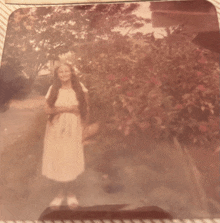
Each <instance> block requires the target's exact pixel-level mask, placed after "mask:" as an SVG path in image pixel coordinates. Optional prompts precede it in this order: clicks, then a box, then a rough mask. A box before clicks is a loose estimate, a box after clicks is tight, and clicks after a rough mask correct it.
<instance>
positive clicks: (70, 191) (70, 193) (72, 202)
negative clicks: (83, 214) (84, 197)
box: [66, 182, 79, 209]
mask: <svg viewBox="0 0 220 223" xmlns="http://www.w3.org/2000/svg"><path fill="white" fill-rule="evenodd" d="M74 187H75V185H74V182H68V183H67V184H66V195H67V204H68V206H69V208H71V209H73V208H76V207H78V205H79V203H78V201H77V199H76V196H75V193H74Z"/></svg>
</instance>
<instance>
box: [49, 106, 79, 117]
mask: <svg viewBox="0 0 220 223" xmlns="http://www.w3.org/2000/svg"><path fill="white" fill-rule="evenodd" d="M45 112H46V114H48V115H52V114H54V115H56V114H59V113H63V112H70V113H74V114H76V115H78V114H79V109H78V106H77V105H73V106H70V107H55V106H53V107H50V106H49V105H48V104H47V103H45Z"/></svg>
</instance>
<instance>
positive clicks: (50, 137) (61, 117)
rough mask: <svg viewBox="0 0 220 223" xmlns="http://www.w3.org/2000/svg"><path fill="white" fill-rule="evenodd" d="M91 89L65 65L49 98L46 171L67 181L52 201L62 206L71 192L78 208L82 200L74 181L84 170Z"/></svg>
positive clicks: (57, 71)
mask: <svg viewBox="0 0 220 223" xmlns="http://www.w3.org/2000/svg"><path fill="white" fill-rule="evenodd" d="M86 94H87V89H86V88H85V87H84V86H83V85H82V84H81V83H80V82H79V81H78V79H77V77H76V75H75V74H74V71H73V69H72V67H71V66H70V65H68V64H61V65H60V66H59V67H57V68H56V69H55V71H54V83H53V85H52V86H50V88H49V90H48V92H47V94H46V96H45V98H46V106H45V110H46V113H47V114H48V115H49V118H48V122H47V127H46V134H45V139H44V152H43V162H42V174H43V175H44V176H46V177H47V178H49V179H51V180H54V181H56V182H57V181H58V182H62V183H64V184H63V186H62V190H60V191H59V193H58V195H57V196H56V197H55V198H54V200H53V201H52V202H51V203H50V207H58V206H60V205H61V203H62V202H63V200H64V192H67V204H68V205H69V206H70V207H73V208H74V207H76V206H77V205H78V201H77V199H76V197H75V195H74V194H73V193H72V192H71V190H70V183H71V182H72V181H73V180H75V179H76V178H77V176H78V175H79V174H81V173H82V172H83V171H84V154H83V146H82V124H83V123H84V122H85V120H86V116H87V103H86Z"/></svg>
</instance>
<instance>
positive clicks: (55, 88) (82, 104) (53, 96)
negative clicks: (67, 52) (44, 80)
mask: <svg viewBox="0 0 220 223" xmlns="http://www.w3.org/2000/svg"><path fill="white" fill-rule="evenodd" d="M62 65H65V66H68V67H69V68H70V71H71V84H72V88H73V90H74V91H75V93H76V98H77V100H78V102H79V111H80V116H81V118H82V119H83V120H84V119H85V118H86V115H87V104H86V99H85V94H84V92H83V90H82V87H81V85H80V82H79V80H78V78H77V76H76V75H75V72H74V70H73V68H72V66H71V65H70V64H68V63H62V64H61V65H60V66H58V67H57V68H56V69H55V70H54V81H53V85H52V88H51V91H50V95H49V97H48V99H47V103H48V105H49V106H50V107H53V106H54V104H55V102H56V100H57V96H58V93H59V89H60V88H61V81H60V79H59V77H58V70H59V68H60V67H61V66H62ZM52 119H53V115H50V116H49V120H50V121H51V120H52Z"/></svg>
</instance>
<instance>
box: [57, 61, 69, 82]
mask: <svg viewBox="0 0 220 223" xmlns="http://www.w3.org/2000/svg"><path fill="white" fill-rule="evenodd" d="M71 75H72V74H71V70H70V67H69V66H67V65H61V66H60V67H59V69H58V78H59V79H60V81H61V82H68V81H70V80H71Z"/></svg>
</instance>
